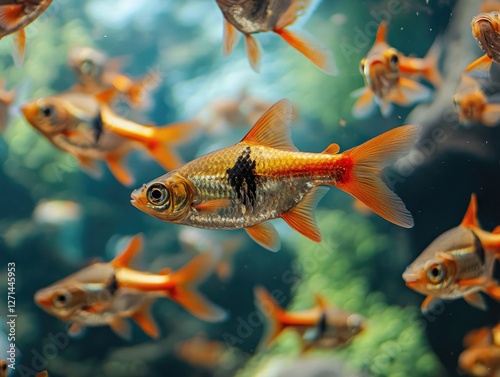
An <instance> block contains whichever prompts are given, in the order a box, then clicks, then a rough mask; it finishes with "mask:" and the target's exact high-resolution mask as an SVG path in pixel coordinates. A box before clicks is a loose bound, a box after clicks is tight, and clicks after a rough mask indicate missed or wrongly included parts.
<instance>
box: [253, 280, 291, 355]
mask: <svg viewBox="0 0 500 377" xmlns="http://www.w3.org/2000/svg"><path fill="white" fill-rule="evenodd" d="M254 294H255V300H256V304H257V306H258V308H259V309H260V310H261V312H262V314H263V315H264V318H265V322H266V324H265V328H264V333H263V334H262V338H261V341H260V343H259V348H263V349H266V348H267V347H268V346H269V345H271V343H272V342H273V341H274V340H275V339H276V337H277V336H278V335H279V334H281V332H282V331H283V329H284V328H285V326H284V325H283V323H282V322H281V320H280V317H283V316H284V315H285V311H284V310H283V309H282V308H281V307H280V306H279V305H278V303H277V302H276V301H275V300H274V298H273V296H271V294H270V293H269V292H268V291H267V290H266V289H265V288H263V287H255V289H254Z"/></svg>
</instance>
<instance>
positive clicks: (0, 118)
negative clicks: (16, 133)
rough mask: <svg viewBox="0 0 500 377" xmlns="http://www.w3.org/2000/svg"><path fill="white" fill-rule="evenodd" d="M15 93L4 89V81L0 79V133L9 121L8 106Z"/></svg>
mask: <svg viewBox="0 0 500 377" xmlns="http://www.w3.org/2000/svg"><path fill="white" fill-rule="evenodd" d="M15 97H16V94H15V92H14V91H13V90H9V91H6V90H5V83H4V82H3V80H0V133H1V132H3V131H5V128H6V127H7V124H8V122H9V111H10V106H11V105H12V103H13V102H14V99H15Z"/></svg>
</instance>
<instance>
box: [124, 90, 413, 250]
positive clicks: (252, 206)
mask: <svg viewBox="0 0 500 377" xmlns="http://www.w3.org/2000/svg"><path fill="white" fill-rule="evenodd" d="M292 119H293V111H292V105H291V103H290V102H289V101H288V100H286V99H282V100H281V101H278V102H277V103H276V104H274V105H273V106H272V107H271V108H270V109H269V110H268V111H267V112H266V113H264V114H263V115H262V116H261V118H260V119H259V120H258V121H257V123H256V124H255V125H254V126H253V128H252V129H251V130H250V132H248V133H247V135H246V136H245V137H244V138H243V140H242V141H241V142H239V143H237V144H235V145H232V146H229V147H226V148H223V149H219V150H217V151H215V152H212V153H209V154H207V155H203V156H201V157H198V158H197V159H195V160H193V161H191V162H189V163H187V164H185V165H183V166H182V167H180V168H179V169H175V170H173V171H171V172H170V173H168V174H166V175H164V176H161V177H159V178H157V179H154V180H152V181H151V182H149V183H147V184H144V185H143V186H142V187H140V188H138V189H136V190H134V191H133V192H132V194H131V203H132V205H134V206H135V207H136V208H138V209H139V210H141V211H143V212H145V213H147V214H148V215H151V216H153V217H156V218H158V219H160V220H163V221H167V222H171V223H176V224H183V225H189V226H193V227H197V228H205V229H245V230H246V232H247V233H248V235H249V236H250V237H251V238H252V239H253V240H254V241H256V242H257V243H258V244H259V245H261V246H262V247H264V248H267V249H268V250H272V251H277V250H279V249H280V239H279V235H278V233H277V231H276V228H274V226H273V225H271V224H270V223H269V222H268V220H272V219H276V218H282V219H283V220H284V221H285V222H286V223H287V224H288V225H289V226H290V227H291V228H293V229H294V230H296V231H297V232H299V233H300V234H302V235H304V236H306V237H307V238H309V239H310V240H312V241H314V242H318V243H319V242H321V233H320V231H319V229H318V226H317V224H316V220H315V217H314V211H315V209H316V205H317V204H318V202H319V201H320V200H321V198H322V197H323V196H324V195H325V194H326V192H327V191H328V187H323V186H321V185H330V186H335V187H337V188H339V189H341V190H343V191H345V192H347V193H349V194H350V195H352V196H354V197H356V198H359V199H360V200H362V201H363V202H364V203H365V204H366V205H368V206H369V207H370V208H371V209H372V210H373V211H374V212H376V213H377V214H378V215H380V216H382V217H383V218H385V219H386V220H388V221H390V222H393V223H394V224H397V225H399V226H402V227H407V228H408V227H412V226H413V219H412V216H411V214H410V212H409V211H408V210H407V209H406V207H405V206H404V204H403V202H402V201H401V199H400V198H399V197H398V196H397V195H396V194H394V193H393V192H392V191H390V190H389V189H388V187H387V186H386V185H385V184H384V183H383V181H382V180H381V179H380V177H379V172H380V170H381V169H382V168H383V167H384V166H386V165H388V164H390V163H392V162H393V161H395V160H397V159H399V158H401V157H403V156H405V155H406V154H407V153H408V151H409V150H410V149H411V147H412V145H413V144H414V142H415V141H416V139H417V138H418V136H419V133H420V127H419V126H402V127H398V128H395V129H393V130H391V131H388V132H386V133H385V134H382V135H380V136H378V137H376V138H374V139H372V140H370V141H368V142H366V143H365V144H362V145H360V146H358V147H355V148H352V149H349V150H347V151H345V152H343V153H341V154H339V153H338V152H339V150H340V147H339V145H338V144H335V143H334V144H331V145H330V146H328V147H327V148H326V149H325V150H324V151H323V152H322V153H307V152H299V151H298V149H297V148H296V147H295V146H294V145H293V143H292V140H291V134H290V123H291V120H292Z"/></svg>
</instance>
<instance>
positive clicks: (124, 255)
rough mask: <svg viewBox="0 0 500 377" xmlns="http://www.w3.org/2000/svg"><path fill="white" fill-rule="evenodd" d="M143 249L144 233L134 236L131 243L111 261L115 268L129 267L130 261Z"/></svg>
mask: <svg viewBox="0 0 500 377" xmlns="http://www.w3.org/2000/svg"><path fill="white" fill-rule="evenodd" d="M141 250H142V233H139V234H137V235H135V236H134V237H132V239H131V240H130V242H129V244H128V245H127V247H126V248H125V250H123V251H122V252H121V253H120V255H118V256H117V257H116V258H115V259H113V260H112V261H111V262H110V263H111V265H112V266H113V267H114V268H120V267H128V265H129V263H130V261H131V260H132V259H133V258H134V257H135V256H136V255H137V254H138V253H140V252H141Z"/></svg>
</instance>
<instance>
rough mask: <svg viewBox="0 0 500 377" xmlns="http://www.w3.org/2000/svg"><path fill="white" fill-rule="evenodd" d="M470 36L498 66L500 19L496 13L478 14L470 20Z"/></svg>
mask: <svg viewBox="0 0 500 377" xmlns="http://www.w3.org/2000/svg"><path fill="white" fill-rule="evenodd" d="M471 28H472V35H473V36H474V38H476V41H477V44H478V45H479V47H480V48H481V49H482V50H483V51H484V52H485V53H486V55H487V56H488V57H489V58H491V59H493V61H494V62H495V63H497V64H500V33H499V31H500V19H499V16H498V12H489V13H480V14H478V15H477V16H475V17H474V18H473V19H472V22H471Z"/></svg>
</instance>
